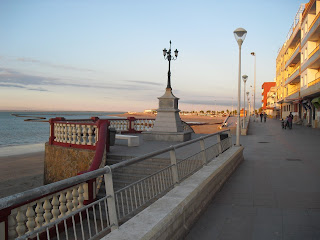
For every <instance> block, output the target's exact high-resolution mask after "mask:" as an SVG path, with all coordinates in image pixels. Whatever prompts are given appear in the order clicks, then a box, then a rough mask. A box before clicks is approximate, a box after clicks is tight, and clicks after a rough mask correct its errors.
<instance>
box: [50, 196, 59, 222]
mask: <svg viewBox="0 0 320 240" xmlns="http://www.w3.org/2000/svg"><path fill="white" fill-rule="evenodd" d="M59 203H60V202H59V200H58V197H57V195H54V196H53V198H52V201H51V204H52V210H51V213H52V216H53V217H52V219H51V222H53V221H55V220H57V219H58V217H59V213H60V211H59Z"/></svg>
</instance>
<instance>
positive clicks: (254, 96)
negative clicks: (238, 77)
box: [251, 52, 256, 121]
mask: <svg viewBox="0 0 320 240" xmlns="http://www.w3.org/2000/svg"><path fill="white" fill-rule="evenodd" d="M251 55H252V56H254V85H253V113H254V115H255V114H256V53H255V52H252V53H251ZM255 119H256V118H253V121H255Z"/></svg>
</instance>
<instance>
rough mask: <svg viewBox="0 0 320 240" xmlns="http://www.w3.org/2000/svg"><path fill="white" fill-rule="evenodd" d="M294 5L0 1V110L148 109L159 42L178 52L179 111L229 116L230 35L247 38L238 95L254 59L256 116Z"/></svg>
mask: <svg viewBox="0 0 320 240" xmlns="http://www.w3.org/2000/svg"><path fill="white" fill-rule="evenodd" d="M301 3H307V1H301V0H291V1H290V0H280V1H279V0H278V1H276V0H270V1H253V0H244V1H236V0H230V1H219V2H217V1H209V0H208V1H204V0H199V1H190V0H189V1H188V0H187V1H182V0H179V1H168V0H165V1H146V0H145V1H132V0H131V1H129V0H126V1H75V0H70V1H40V0H38V1H33V0H30V1H17V0H12V1H9V0H3V1H1V2H0V30H1V38H0V110H66V111H68V110H74V111H82V110H83V111H143V110H144V109H153V108H157V107H158V99H157V98H158V97H160V96H162V95H163V93H164V90H165V87H166V83H167V71H168V61H167V60H166V61H165V60H164V58H163V55H162V49H163V48H167V49H168V48H169V40H171V41H172V49H173V50H175V49H176V48H177V49H178V50H179V56H178V59H177V60H176V61H172V64H171V67H172V68H171V70H172V71H171V72H172V73H171V82H172V88H173V94H174V95H175V96H177V97H179V98H180V101H179V108H180V109H181V110H222V109H223V110H225V109H227V108H228V109H229V110H231V105H232V102H233V107H234V109H235V108H236V104H237V87H238V86H237V81H238V45H237V42H236V40H235V39H234V35H233V31H234V30H235V29H236V28H238V27H242V28H245V29H246V30H247V31H248V33H247V36H246V39H245V41H244V43H243V45H242V73H241V75H244V74H246V75H248V76H249V78H248V81H247V84H246V85H247V90H248V89H250V85H252V86H253V80H254V58H253V57H252V56H251V55H250V53H251V52H253V51H254V52H256V56H257V57H256V60H257V83H256V107H257V108H259V107H261V85H262V83H263V82H272V81H274V77H275V72H276V69H275V66H276V57H277V52H278V49H279V48H280V47H281V46H282V45H283V43H284V42H285V39H286V36H287V33H288V31H289V29H290V27H291V25H292V24H293V20H294V17H295V14H296V12H297V11H298V9H299V6H300V4H301ZM242 86H243V84H242ZM242 86H241V87H242ZM242 94H243V89H241V101H243V95H242ZM252 99H253V98H252V97H251V100H252ZM241 104H242V103H241Z"/></svg>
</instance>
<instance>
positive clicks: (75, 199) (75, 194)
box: [72, 187, 79, 211]
mask: <svg viewBox="0 0 320 240" xmlns="http://www.w3.org/2000/svg"><path fill="white" fill-rule="evenodd" d="M72 196H73V200H72V203H73V209H72V211H75V210H77V208H78V204H79V201H78V197H79V193H78V190H77V187H74V188H73V190H72Z"/></svg>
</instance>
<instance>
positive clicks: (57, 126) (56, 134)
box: [55, 123, 60, 142]
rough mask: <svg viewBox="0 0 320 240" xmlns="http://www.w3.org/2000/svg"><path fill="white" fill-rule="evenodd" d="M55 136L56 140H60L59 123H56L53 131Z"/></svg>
mask: <svg viewBox="0 0 320 240" xmlns="http://www.w3.org/2000/svg"><path fill="white" fill-rule="evenodd" d="M55 136H56V139H55V140H56V142H60V124H59V123H56V133H55Z"/></svg>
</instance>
